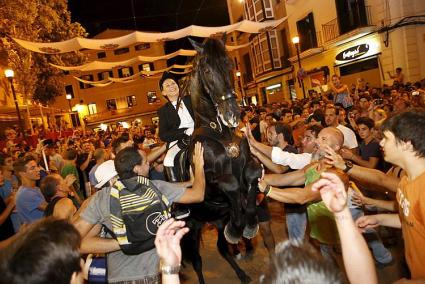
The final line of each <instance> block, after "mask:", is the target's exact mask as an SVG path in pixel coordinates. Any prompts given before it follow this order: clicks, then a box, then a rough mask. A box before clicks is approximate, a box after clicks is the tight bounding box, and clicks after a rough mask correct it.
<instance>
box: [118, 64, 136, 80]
mask: <svg viewBox="0 0 425 284" xmlns="http://www.w3.org/2000/svg"><path fill="white" fill-rule="evenodd" d="M133 74H134V73H133V67H123V68H121V69H118V77H120V78H125V77H130V76H131V75H133Z"/></svg>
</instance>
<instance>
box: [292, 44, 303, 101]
mask: <svg viewBox="0 0 425 284" xmlns="http://www.w3.org/2000/svg"><path fill="white" fill-rule="evenodd" d="M292 43H293V44H294V45H295V49H296V50H297V59H298V69H299V70H301V58H300V37H299V36H294V37H293V38H292ZM297 77H298V76H297ZM298 83H299V84H300V87H301V88H302V89H303V97H304V99H305V90H304V80H303V79H302V78H301V79H300V78H299V77H298Z"/></svg>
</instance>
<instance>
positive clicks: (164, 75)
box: [159, 72, 177, 91]
mask: <svg viewBox="0 0 425 284" xmlns="http://www.w3.org/2000/svg"><path fill="white" fill-rule="evenodd" d="M167 79H171V80H174V82H176V83H177V79H176V77H175V76H174V75H173V73H170V72H164V73H162V77H161V79H160V80H159V89H160V90H161V91H162V84H163V83H164V81H165V80H167Z"/></svg>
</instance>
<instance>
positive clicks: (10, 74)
mask: <svg viewBox="0 0 425 284" xmlns="http://www.w3.org/2000/svg"><path fill="white" fill-rule="evenodd" d="M4 75H5V76H6V78H7V79H8V80H9V83H10V87H11V88H12V94H13V100H14V101H15V107H16V114H17V115H18V121H19V127H20V128H21V132H22V135H23V136H24V137H25V136H26V135H25V128H24V122H23V120H22V118H21V112H20V111H19V105H18V100H17V99H16V92H15V87H14V86H13V77H15V72H14V71H13V70H12V69H6V70H4Z"/></svg>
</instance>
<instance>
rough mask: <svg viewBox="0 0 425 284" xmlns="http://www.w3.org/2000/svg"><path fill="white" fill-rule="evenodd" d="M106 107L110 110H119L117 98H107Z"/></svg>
mask: <svg viewBox="0 0 425 284" xmlns="http://www.w3.org/2000/svg"><path fill="white" fill-rule="evenodd" d="M106 108H107V109H108V110H117V100H116V99H110V100H106Z"/></svg>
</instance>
